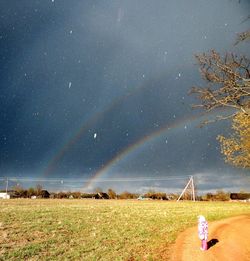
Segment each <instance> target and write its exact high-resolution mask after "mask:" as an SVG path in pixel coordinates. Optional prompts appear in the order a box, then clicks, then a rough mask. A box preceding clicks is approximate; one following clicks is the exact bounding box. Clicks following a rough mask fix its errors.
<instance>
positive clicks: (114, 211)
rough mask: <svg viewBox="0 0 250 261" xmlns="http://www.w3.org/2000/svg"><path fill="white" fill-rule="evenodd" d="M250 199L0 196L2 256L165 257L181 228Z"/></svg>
mask: <svg viewBox="0 0 250 261" xmlns="http://www.w3.org/2000/svg"><path fill="white" fill-rule="evenodd" d="M199 214H203V215H204V216H206V218H207V219H208V221H209V222H210V221H213V220H218V219H222V218H225V217H230V216H235V215H240V214H250V204H248V203H229V202H226V203H223V202H196V203H193V202H178V203H177V202H166V201H134V200H131V201H130V200H107V201H105V200H30V199H18V200H1V201H0V260H160V259H161V257H162V256H165V257H166V256H167V255H168V251H169V250H168V248H169V246H171V244H172V243H174V241H175V239H176V237H177V235H178V233H179V232H181V231H183V230H184V229H185V228H187V227H190V226H193V225H196V222H197V215H199Z"/></svg>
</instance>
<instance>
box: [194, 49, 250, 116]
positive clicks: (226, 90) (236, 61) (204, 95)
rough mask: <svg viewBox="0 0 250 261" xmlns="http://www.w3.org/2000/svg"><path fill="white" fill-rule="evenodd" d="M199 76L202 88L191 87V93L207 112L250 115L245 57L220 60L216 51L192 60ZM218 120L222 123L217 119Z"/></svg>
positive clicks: (249, 82)
mask: <svg viewBox="0 0 250 261" xmlns="http://www.w3.org/2000/svg"><path fill="white" fill-rule="evenodd" d="M195 57H196V59H197V61H198V65H199V67H200V73H201V75H202V77H203V78H204V79H205V80H206V82H207V85H206V86H205V87H197V86H195V87H193V88H192V89H191V91H190V93H192V94H195V95H196V97H197V98H198V99H199V100H200V101H201V104H198V105H194V106H193V107H201V108H203V109H205V110H206V111H211V110H213V109H216V108H221V107H228V108H233V109H235V110H236V111H234V112H233V113H232V114H231V115H230V116H227V117H226V118H228V117H233V116H234V115H235V114H236V113H237V111H242V112H243V113H245V114H250V99H249V98H250V60H249V59H248V58H247V57H245V56H238V55H235V54H233V53H227V54H226V55H225V56H224V57H222V56H221V55H220V54H219V53H218V52H216V51H215V50H211V51H210V52H209V53H203V54H198V55H196V56H195ZM218 119H225V117H222V116H220V117H219V118H218Z"/></svg>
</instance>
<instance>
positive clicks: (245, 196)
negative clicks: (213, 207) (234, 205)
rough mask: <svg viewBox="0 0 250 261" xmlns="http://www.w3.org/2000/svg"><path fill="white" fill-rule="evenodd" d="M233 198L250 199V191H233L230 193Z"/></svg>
mask: <svg viewBox="0 0 250 261" xmlns="http://www.w3.org/2000/svg"><path fill="white" fill-rule="evenodd" d="M230 199H231V200H244V201H248V200H250V193H231V194H230Z"/></svg>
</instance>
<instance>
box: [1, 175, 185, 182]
mask: <svg viewBox="0 0 250 261" xmlns="http://www.w3.org/2000/svg"><path fill="white" fill-rule="evenodd" d="M187 177H189V176H178V177H176V176H168V177H131V178H126V177H122V178H106V179H96V180H94V179H93V181H94V182H116V181H124V182H126V181H128V182H129V181H168V180H183V179H187ZM6 179H8V181H26V182H28V181H30V182H71V183H74V182H89V181H90V180H92V179H91V178H90V179H89V178H88V179H87V178H31V177H8V178H6V177H0V180H2V181H6Z"/></svg>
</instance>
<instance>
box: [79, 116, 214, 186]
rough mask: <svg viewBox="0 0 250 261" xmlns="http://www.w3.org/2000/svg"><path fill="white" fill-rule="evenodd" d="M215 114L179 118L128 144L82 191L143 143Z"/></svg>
mask: <svg viewBox="0 0 250 261" xmlns="http://www.w3.org/2000/svg"><path fill="white" fill-rule="evenodd" d="M215 113H216V112H213V113H209V114H204V113H202V114H198V115H191V116H186V117H185V118H181V119H179V120H176V121H174V122H172V123H168V124H166V125H164V126H163V127H162V128H161V129H159V130H157V131H154V132H152V133H150V134H148V135H146V136H143V137H142V138H141V139H139V140H138V141H137V142H135V143H133V144H130V145H129V146H128V147H126V148H125V149H123V150H121V151H120V153H118V154H117V155H116V156H115V157H114V158H113V159H111V160H110V161H108V162H107V164H105V166H104V167H102V168H100V169H99V170H98V171H97V172H96V173H95V175H94V176H93V177H92V178H91V179H90V180H89V181H88V182H87V183H86V185H85V186H84V189H86V188H88V187H89V186H90V185H91V183H92V182H94V181H95V180H97V179H98V178H100V177H101V176H102V175H104V174H105V173H106V172H107V171H108V170H109V169H110V168H112V167H113V166H114V165H115V164H116V163H117V162H119V161H120V160H122V159H123V158H125V157H126V156H128V155H129V154H130V153H132V152H133V151H135V150H136V149H137V148H139V147H141V146H142V145H144V144H145V143H147V142H149V141H150V140H153V139H154V138H157V137H159V136H161V135H162V134H163V133H166V132H168V131H170V130H173V129H175V128H178V127H180V126H182V125H184V124H187V123H189V122H193V121H200V120H202V119H203V118H204V119H205V118H206V117H208V116H210V117H213V116H214V114H215Z"/></svg>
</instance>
